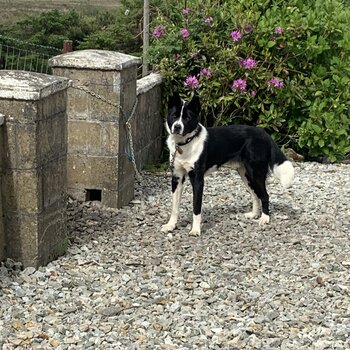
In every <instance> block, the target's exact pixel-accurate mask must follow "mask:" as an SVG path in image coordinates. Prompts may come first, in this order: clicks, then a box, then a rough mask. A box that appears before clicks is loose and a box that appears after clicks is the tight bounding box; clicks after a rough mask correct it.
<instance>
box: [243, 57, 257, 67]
mask: <svg viewBox="0 0 350 350" xmlns="http://www.w3.org/2000/svg"><path fill="white" fill-rule="evenodd" d="M240 64H241V65H242V66H243V67H244V68H245V69H253V68H255V67H256V61H255V60H254V59H253V58H251V57H248V58H246V59H244V60H241V62H240Z"/></svg>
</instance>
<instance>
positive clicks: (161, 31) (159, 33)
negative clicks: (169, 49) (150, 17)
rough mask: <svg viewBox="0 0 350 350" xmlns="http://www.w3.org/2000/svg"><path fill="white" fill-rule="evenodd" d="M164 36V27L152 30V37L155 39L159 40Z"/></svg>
mask: <svg viewBox="0 0 350 350" xmlns="http://www.w3.org/2000/svg"><path fill="white" fill-rule="evenodd" d="M164 34H165V27H164V26H157V27H155V28H154V30H153V32H152V35H153V36H154V37H155V38H160V37H161V36H163V35H164Z"/></svg>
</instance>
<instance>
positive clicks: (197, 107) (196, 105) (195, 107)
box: [188, 95, 201, 115]
mask: <svg viewBox="0 0 350 350" xmlns="http://www.w3.org/2000/svg"><path fill="white" fill-rule="evenodd" d="M188 109H189V110H191V111H192V112H193V113H195V114H197V115H198V114H199V112H200V111H201V104H200V101H199V96H198V95H194V96H193V98H192V100H191V102H190V103H189V104H188Z"/></svg>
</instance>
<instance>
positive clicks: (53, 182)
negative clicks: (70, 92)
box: [0, 71, 68, 267]
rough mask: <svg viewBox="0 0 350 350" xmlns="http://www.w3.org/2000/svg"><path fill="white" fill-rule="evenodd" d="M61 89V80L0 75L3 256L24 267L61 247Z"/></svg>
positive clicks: (63, 123)
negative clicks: (2, 141)
mask: <svg viewBox="0 0 350 350" xmlns="http://www.w3.org/2000/svg"><path fill="white" fill-rule="evenodd" d="M67 86H68V80H67V79H65V78H58V77H53V76H48V75H45V74H38V73H29V72H21V71H0V110H1V111H4V114H5V123H4V126H3V127H2V128H3V132H4V143H3V145H2V147H1V145H0V147H1V155H2V156H1V157H0V158H2V160H3V169H2V176H1V183H0V185H1V197H2V198H1V201H2V204H3V208H2V210H3V214H4V231H5V255H6V257H9V258H12V259H14V260H18V261H20V262H22V263H23V265H24V267H27V266H34V267H38V266H39V265H43V264H46V263H47V262H49V261H50V260H51V259H53V258H56V257H57V256H58V254H59V253H62V252H63V250H62V247H64V246H65V244H66V234H67V232H66V230H67V222H66V220H67V218H66V201H65V198H66V187H67V182H66V171H67V170H66V159H67V119H66V114H65V109H66V103H67V93H66V89H67Z"/></svg>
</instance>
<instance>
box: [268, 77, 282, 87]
mask: <svg viewBox="0 0 350 350" xmlns="http://www.w3.org/2000/svg"><path fill="white" fill-rule="evenodd" d="M268 84H269V86H273V87H275V88H277V89H282V88H283V87H284V84H283V81H281V80H279V79H278V78H275V77H273V78H272V79H270V80H269V81H268Z"/></svg>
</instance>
